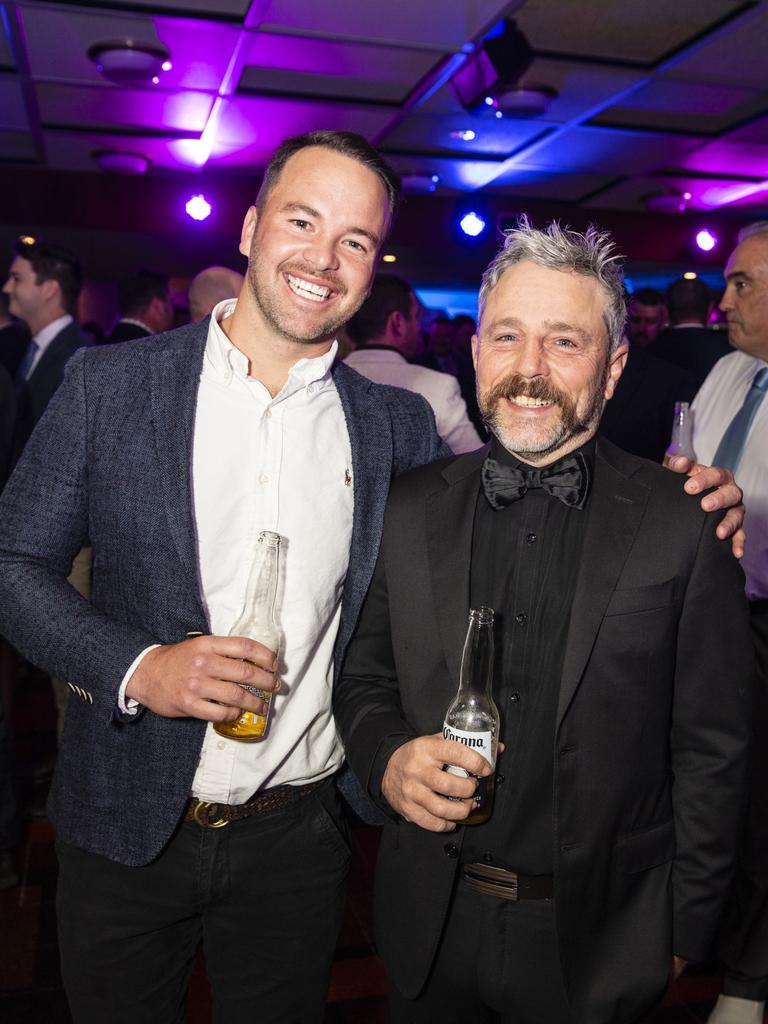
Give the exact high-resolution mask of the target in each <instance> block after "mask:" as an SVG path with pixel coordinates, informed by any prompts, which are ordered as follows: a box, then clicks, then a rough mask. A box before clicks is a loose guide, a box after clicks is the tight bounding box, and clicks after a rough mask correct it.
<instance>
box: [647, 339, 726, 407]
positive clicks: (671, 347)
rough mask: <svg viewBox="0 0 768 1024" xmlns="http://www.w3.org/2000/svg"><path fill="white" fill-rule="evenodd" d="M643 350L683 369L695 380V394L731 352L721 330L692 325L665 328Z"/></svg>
mask: <svg viewBox="0 0 768 1024" xmlns="http://www.w3.org/2000/svg"><path fill="white" fill-rule="evenodd" d="M647 351H648V352H650V354H651V355H653V356H656V358H657V359H663V360H665V361H666V362H668V363H673V364H674V365H675V366H679V367H680V368H681V369H683V370H687V372H688V373H690V374H692V375H693V377H694V378H695V380H696V390H697V391H698V389H699V388H700V387H701V385H702V384H703V383H704V380H705V378H706V376H707V374H708V373H709V371H710V370H711V369H712V367H713V366H714V365H715V363H716V362H717V361H718V359H722V358H723V356H727V355H728V353H729V352H732V351H733V349H732V348H731V346H730V345H729V343H728V335H727V333H726V332H725V331H713V330H710V328H709V327H697V326H692V327H665V328H664V330H663V331H660V332H659V334H658V336H657V337H656V340H655V341H653V342H651V344H650V345H649V346H648V348H647Z"/></svg>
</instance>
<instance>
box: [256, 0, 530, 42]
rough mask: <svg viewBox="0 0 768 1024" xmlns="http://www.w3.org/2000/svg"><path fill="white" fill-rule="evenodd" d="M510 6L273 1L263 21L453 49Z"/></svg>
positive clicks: (403, 0)
mask: <svg viewBox="0 0 768 1024" xmlns="http://www.w3.org/2000/svg"><path fill="white" fill-rule="evenodd" d="M514 6H517V5H514ZM509 7H510V4H508V3H506V4H505V3H500V2H499V0H440V3H425V2H423V0H388V2H387V3H369V2H364V0H358V2H356V3H342V4H333V3H330V4H329V3H325V4H323V3H318V2H317V0H272V3H270V4H269V7H268V9H267V14H266V17H265V19H264V25H265V26H266V27H270V28H273V27H278V28H285V29H289V30H291V31H292V32H308V33H310V34H312V33H317V34H318V35H324V36H339V37H340V38H342V39H343V38H345V37H346V38H356V39H370V40H371V41H373V42H385V41H386V42H390V43H395V44H403V45H407V44H409V43H413V44H416V45H422V46H432V47H434V48H436V49H439V48H443V47H446V48H448V49H453V48H460V47H461V46H463V45H464V44H465V43H466V42H467V40H468V39H472V38H473V37H474V36H476V35H478V34H479V33H481V32H483V31H485V30H486V28H488V27H489V26H490V25H491V24H493V22H495V21H496V20H497V19H498V18H501V17H502V15H503V14H504V13H505V11H506V10H507V9H508V8H509Z"/></svg>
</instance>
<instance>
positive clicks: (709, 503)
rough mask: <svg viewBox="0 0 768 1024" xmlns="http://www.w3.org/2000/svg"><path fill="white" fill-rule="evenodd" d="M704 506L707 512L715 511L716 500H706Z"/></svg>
mask: <svg viewBox="0 0 768 1024" xmlns="http://www.w3.org/2000/svg"><path fill="white" fill-rule="evenodd" d="M703 506H704V508H705V509H707V510H709V509H713V508H714V507H715V499H714V498H705V499H704V502H703Z"/></svg>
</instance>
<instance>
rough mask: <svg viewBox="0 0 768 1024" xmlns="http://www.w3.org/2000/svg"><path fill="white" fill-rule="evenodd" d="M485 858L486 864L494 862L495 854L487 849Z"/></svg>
mask: <svg viewBox="0 0 768 1024" xmlns="http://www.w3.org/2000/svg"><path fill="white" fill-rule="evenodd" d="M483 860H484V861H485V863H486V864H493V854H492V853H491V851H490V850H486V851H485V853H484V854H483Z"/></svg>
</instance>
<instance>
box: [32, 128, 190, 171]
mask: <svg viewBox="0 0 768 1024" xmlns="http://www.w3.org/2000/svg"><path fill="white" fill-rule="evenodd" d="M44 141H45V152H46V155H47V157H48V162H49V163H52V164H54V165H55V166H56V167H59V168H61V169H64V170H68V171H96V170H98V167H97V164H96V161H95V160H94V158H93V153H94V151H97V150H100V149H115V150H118V151H120V152H125V153H138V154H141V155H142V156H145V157H147V158H148V159H149V160H150V161H151V164H150V170H151V169H152V168H153V167H164V168H168V169H174V170H178V167H179V162H178V159H177V158H176V157H175V155H173V153H172V152H171V151H170V150H169V148H168V141H167V140H166V139H158V138H142V137H137V138H130V139H120V138H117V139H116V138H115V137H114V136H113V135H100V134H99V133H98V132H45V133H44ZM99 173H100V174H103V173H106V172H101V171H100V172H99ZM113 177H115V175H113Z"/></svg>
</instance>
